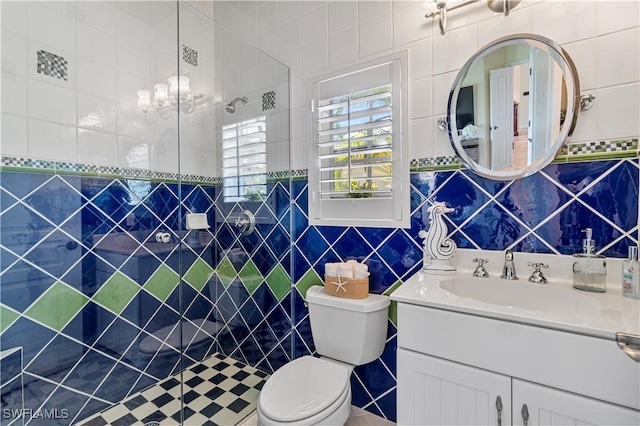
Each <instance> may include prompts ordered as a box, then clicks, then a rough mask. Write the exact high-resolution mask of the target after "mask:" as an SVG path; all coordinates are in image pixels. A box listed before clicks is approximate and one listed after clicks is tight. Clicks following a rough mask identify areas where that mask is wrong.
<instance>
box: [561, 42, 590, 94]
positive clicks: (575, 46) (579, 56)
mask: <svg viewBox="0 0 640 426" xmlns="http://www.w3.org/2000/svg"><path fill="white" fill-rule="evenodd" d="M563 47H564V48H565V49H566V51H567V53H569V56H570V57H571V59H572V60H573V62H574V64H575V66H576V69H577V70H578V76H579V78H580V90H581V91H585V90H593V89H595V87H596V62H597V61H596V55H594V52H595V51H596V39H593V38H592V39H587V40H581V41H576V42H574V43H567V44H565V45H564V46H563Z"/></svg>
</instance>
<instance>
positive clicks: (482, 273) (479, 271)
mask: <svg viewBox="0 0 640 426" xmlns="http://www.w3.org/2000/svg"><path fill="white" fill-rule="evenodd" d="M488 261H489V259H480V258H477V257H476V258H475V259H473V262H474V263H477V264H478V266H476V269H475V271H473V274H472V275H473V276H474V277H478V278H487V277H488V276H489V273H488V272H487V270H486V269H485V268H484V264H485V263H487V262H488Z"/></svg>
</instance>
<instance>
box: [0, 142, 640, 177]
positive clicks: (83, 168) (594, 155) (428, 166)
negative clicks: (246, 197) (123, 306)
mask: <svg viewBox="0 0 640 426" xmlns="http://www.w3.org/2000/svg"><path fill="white" fill-rule="evenodd" d="M636 157H640V145H639V144H638V137H633V138H623V139H611V140H602V141H591V142H575V143H569V144H568V145H567V146H565V147H564V148H563V149H562V151H560V154H558V156H557V157H556V158H555V159H554V160H553V163H571V162H580V161H597V160H612V159H622V158H636ZM464 168H465V166H464V165H463V164H462V163H461V162H460V160H459V159H458V157H457V156H456V155H452V154H450V155H441V156H434V157H420V158H414V159H411V162H410V166H409V170H410V171H411V172H427V171H448V170H460V169H464ZM0 171H19V172H30V173H54V174H61V175H81V176H93V177H106V178H124V179H126V178H133V179H143V180H144V179H146V180H159V181H163V182H178V181H182V182H183V183H202V184H209V185H219V184H222V178H221V177H213V176H202V175H192V174H183V175H180V174H179V173H171V172H161V171H153V170H145V169H135V168H123V167H115V166H98V165H94V164H82V163H72V162H63V161H54V160H41V159H34V158H28V157H13V156H2V157H1V162H0ZM307 175H308V170H307V169H296V170H284V171H277V172H268V173H267V180H271V181H273V180H284V179H289V178H292V179H296V178H302V177H306V176H307Z"/></svg>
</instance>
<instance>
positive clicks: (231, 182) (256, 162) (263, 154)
mask: <svg viewBox="0 0 640 426" xmlns="http://www.w3.org/2000/svg"><path fill="white" fill-rule="evenodd" d="M266 134H267V122H266V117H265V116H261V117H256V118H253V119H250V120H246V121H241V122H238V123H234V124H229V125H227V126H223V127H222V187H223V191H224V192H223V198H224V201H225V202H235V201H259V200H264V199H265V198H266V193H267V143H266V140H267V138H266Z"/></svg>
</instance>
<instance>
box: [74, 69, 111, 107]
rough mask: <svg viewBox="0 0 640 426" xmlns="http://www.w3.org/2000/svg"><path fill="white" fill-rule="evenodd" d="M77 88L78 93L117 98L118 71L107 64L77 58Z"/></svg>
mask: <svg viewBox="0 0 640 426" xmlns="http://www.w3.org/2000/svg"><path fill="white" fill-rule="evenodd" d="M77 69H78V78H77V88H78V92H79V93H85V94H87V95H93V96H97V97H99V98H103V99H111V100H113V101H115V100H117V95H118V72H117V70H116V69H115V68H114V67H112V66H109V65H102V64H98V63H95V62H93V61H91V60H88V59H84V58H78V67H77Z"/></svg>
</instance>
